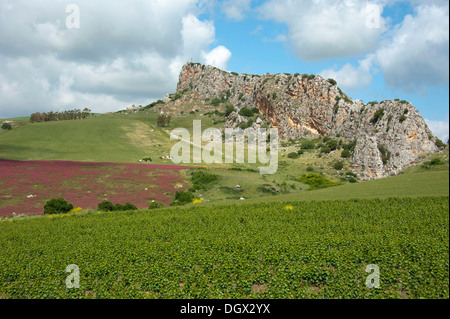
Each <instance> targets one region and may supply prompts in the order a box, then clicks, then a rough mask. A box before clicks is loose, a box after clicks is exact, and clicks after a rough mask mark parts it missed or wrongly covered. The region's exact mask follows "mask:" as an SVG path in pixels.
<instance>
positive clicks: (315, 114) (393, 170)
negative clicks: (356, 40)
mask: <svg viewBox="0 0 450 319" xmlns="http://www.w3.org/2000/svg"><path fill="white" fill-rule="evenodd" d="M177 94H180V95H181V94H182V97H181V98H180V99H179V100H177V101H175V102H174V103H172V109H170V103H169V105H168V106H167V109H166V111H167V112H169V113H170V111H172V112H179V110H177V107H179V106H180V105H183V104H188V105H191V106H199V105H208V101H213V100H214V99H215V100H221V101H226V103H228V104H232V105H233V106H234V107H235V112H233V113H231V114H230V115H229V116H228V118H227V121H226V123H225V127H236V126H237V125H238V124H239V123H242V122H243V121H246V119H245V118H242V117H241V116H239V115H238V114H237V112H238V111H239V110H240V109H242V108H244V107H246V108H250V109H252V108H255V107H256V108H258V110H259V113H260V117H261V118H262V119H264V120H265V121H267V122H269V123H270V124H271V126H272V127H275V128H278V132H279V135H280V138H281V139H289V138H293V139H295V138H301V137H303V138H316V137H318V136H333V135H334V136H335V135H338V134H339V135H340V136H342V137H344V138H346V139H348V140H351V141H354V140H355V139H356V140H357V142H356V146H355V150H354V152H353V156H352V159H351V160H352V164H353V167H352V168H353V170H354V172H355V173H356V174H357V175H358V176H359V178H361V179H363V180H367V179H376V178H381V177H385V176H389V175H394V174H398V173H399V172H400V171H401V170H402V168H404V166H406V165H411V164H413V163H414V162H415V161H417V159H418V158H419V156H420V155H421V154H423V153H430V152H435V151H437V150H438V148H437V146H436V145H435V142H436V138H435V137H434V136H433V134H432V133H431V131H430V130H429V128H428V126H427V125H426V123H425V121H424V119H423V118H422V117H421V116H420V115H419V113H418V111H417V110H416V109H415V108H414V107H413V106H412V105H411V104H409V103H408V102H406V101H399V100H395V101H383V102H381V103H378V102H371V103H368V104H364V103H363V102H362V101H359V100H356V101H352V100H351V99H350V98H349V97H348V96H347V95H345V93H343V92H342V91H341V90H340V89H339V88H338V87H337V86H336V85H335V83H333V81H329V80H326V79H323V78H322V77H320V76H314V75H306V74H305V75H301V74H294V75H291V74H264V75H261V76H259V75H248V74H237V73H229V72H226V71H223V70H219V69H217V68H214V67H211V66H206V65H201V64H198V63H187V64H185V65H184V66H183V69H182V71H181V73H180V77H179V82H178V86H177ZM173 106H175V108H174V107H173ZM193 108H194V107H193ZM257 122H258V123H257ZM261 123H262V120H261V119H258V120H257V121H256V122H255V123H254V124H253V126H259V125H261Z"/></svg>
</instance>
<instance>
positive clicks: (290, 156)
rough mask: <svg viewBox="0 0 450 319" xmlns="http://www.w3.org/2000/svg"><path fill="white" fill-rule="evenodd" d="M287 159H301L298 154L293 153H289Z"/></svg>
mask: <svg viewBox="0 0 450 319" xmlns="http://www.w3.org/2000/svg"><path fill="white" fill-rule="evenodd" d="M287 157H288V158H292V159H297V158H299V155H298V153H296V152H292V153H289V154H288V156H287Z"/></svg>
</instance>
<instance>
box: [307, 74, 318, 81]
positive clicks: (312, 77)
mask: <svg viewBox="0 0 450 319" xmlns="http://www.w3.org/2000/svg"><path fill="white" fill-rule="evenodd" d="M315 78H316V76H315V75H314V74H310V75H308V80H314V79H315Z"/></svg>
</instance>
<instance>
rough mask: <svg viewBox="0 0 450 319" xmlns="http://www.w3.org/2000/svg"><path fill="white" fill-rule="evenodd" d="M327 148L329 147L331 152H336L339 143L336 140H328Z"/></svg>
mask: <svg viewBox="0 0 450 319" xmlns="http://www.w3.org/2000/svg"><path fill="white" fill-rule="evenodd" d="M325 144H326V146H328V147H329V148H330V150H332V151H335V150H337V148H338V142H337V141H336V140H333V139H329V140H327V142H326V143H325Z"/></svg>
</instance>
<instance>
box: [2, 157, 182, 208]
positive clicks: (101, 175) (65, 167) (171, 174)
mask: <svg viewBox="0 0 450 319" xmlns="http://www.w3.org/2000/svg"><path fill="white" fill-rule="evenodd" d="M186 168H187V167H183V166H170V165H147V164H117V163H87V162H66V161H29V162H21V161H10V160H0V216H8V215H13V214H16V215H19V214H42V213H43V212H44V205H45V202H46V201H47V200H49V199H52V198H58V197H63V198H64V199H65V200H67V201H68V202H70V203H72V204H73V206H74V207H81V208H83V209H88V208H97V205H98V203H100V202H102V201H103V200H109V201H111V202H113V203H114V204H115V203H120V204H125V203H126V202H130V203H132V204H134V205H135V206H136V207H138V208H147V207H148V205H149V203H150V201H151V200H157V201H160V202H163V203H165V204H166V205H168V204H169V203H170V202H171V201H172V197H173V195H174V194H175V192H176V191H177V190H179V189H177V185H178V187H179V186H182V188H186V187H187V186H188V185H187V183H186V182H185V179H184V178H183V176H182V174H181V170H183V169H186Z"/></svg>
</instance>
